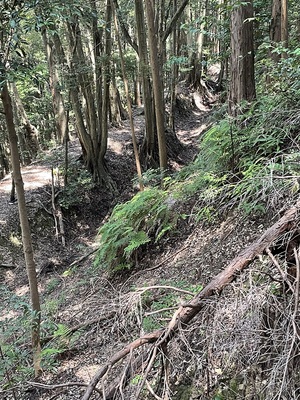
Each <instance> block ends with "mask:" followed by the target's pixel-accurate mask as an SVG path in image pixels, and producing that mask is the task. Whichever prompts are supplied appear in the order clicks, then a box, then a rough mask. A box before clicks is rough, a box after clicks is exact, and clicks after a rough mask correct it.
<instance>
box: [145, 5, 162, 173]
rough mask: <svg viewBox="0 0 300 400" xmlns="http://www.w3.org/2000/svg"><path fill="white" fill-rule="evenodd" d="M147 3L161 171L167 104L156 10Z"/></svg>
mask: <svg viewBox="0 0 300 400" xmlns="http://www.w3.org/2000/svg"><path fill="white" fill-rule="evenodd" d="M145 4H146V15H147V24H148V40H149V50H150V66H151V73H152V81H153V94H154V106H155V117H156V127H157V139H158V151H159V166H160V169H161V171H164V170H165V169H166V168H167V147H166V135H165V120H164V113H165V105H164V94H163V83H162V76H161V74H160V73H161V68H160V65H161V64H160V62H161V60H159V58H158V42H157V34H156V31H155V26H154V12H153V7H152V6H153V4H152V1H151V0H145Z"/></svg>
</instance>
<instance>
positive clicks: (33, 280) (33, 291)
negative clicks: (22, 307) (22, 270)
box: [1, 83, 41, 376]
mask: <svg viewBox="0 0 300 400" xmlns="http://www.w3.org/2000/svg"><path fill="white" fill-rule="evenodd" d="M1 99H2V103H3V108H4V113H5V119H6V125H7V131H8V137H9V143H10V150H11V161H12V169H13V177H14V182H15V185H16V191H17V196H18V207H19V217H20V225H21V231H22V243H23V250H24V256H25V264H26V269H27V275H28V281H29V288H30V296H31V304H32V310H33V320H32V327H31V329H32V331H31V332H32V346H33V364H34V370H35V375H36V376H38V375H39V374H40V373H41V366H40V358H41V345H40V321H41V308H40V299H39V292H38V285H37V276H36V268H35V262H34V257H33V248H32V242H31V233H30V226H29V221H28V216H27V210H26V203H25V193H24V185H23V180H22V175H21V169H20V161H19V152H18V144H17V135H16V129H15V125H14V119H13V111H12V102H11V96H10V94H9V91H8V87H7V83H4V84H3V86H2V91H1Z"/></svg>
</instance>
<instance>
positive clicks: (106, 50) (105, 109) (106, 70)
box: [100, 0, 112, 163]
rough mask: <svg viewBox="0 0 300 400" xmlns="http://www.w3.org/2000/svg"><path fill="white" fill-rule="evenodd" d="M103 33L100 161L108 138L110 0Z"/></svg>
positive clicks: (110, 42) (110, 43) (110, 46)
mask: <svg viewBox="0 0 300 400" xmlns="http://www.w3.org/2000/svg"><path fill="white" fill-rule="evenodd" d="M105 21H106V25H105V33H104V42H105V45H104V61H103V70H102V71H103V102H102V128H101V146H100V161H101V162H102V163H103V162H104V156H105V153H106V150H107V139H108V111H109V87H110V81H111V76H110V63H111V60H110V58H111V50H112V38H111V21H112V9H111V4H110V0H107V4H106V16H105Z"/></svg>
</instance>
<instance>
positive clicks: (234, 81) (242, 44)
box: [229, 1, 256, 116]
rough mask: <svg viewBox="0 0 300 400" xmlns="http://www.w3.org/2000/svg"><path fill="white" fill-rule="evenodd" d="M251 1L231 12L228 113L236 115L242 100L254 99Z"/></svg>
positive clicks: (249, 100)
mask: <svg viewBox="0 0 300 400" xmlns="http://www.w3.org/2000/svg"><path fill="white" fill-rule="evenodd" d="M250 18H253V6H252V1H251V2H248V3H247V4H246V5H240V6H239V7H237V8H235V9H233V10H232V13H231V60H230V68H231V80H230V90H229V114H230V115H232V116H237V115H238V114H239V113H241V110H240V109H239V107H240V105H241V102H242V101H244V100H245V101H247V102H251V101H252V100H254V99H255V96H256V93H255V79H254V49H253V23H252V21H251V20H249V19H250Z"/></svg>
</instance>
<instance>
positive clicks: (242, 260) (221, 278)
mask: <svg viewBox="0 0 300 400" xmlns="http://www.w3.org/2000/svg"><path fill="white" fill-rule="evenodd" d="M299 210H300V199H299V200H298V201H297V203H296V204H295V205H294V206H293V207H291V208H290V209H288V210H287V211H286V212H285V214H284V215H283V216H282V217H281V218H280V219H279V220H278V221H277V222H276V223H275V224H273V225H272V226H271V227H270V228H268V229H267V230H266V231H265V233H264V234H263V235H262V236H261V237H260V238H259V239H258V240H256V241H255V242H254V243H252V244H251V245H249V246H248V247H246V248H245V249H244V250H242V251H241V252H240V253H239V254H238V255H237V256H236V257H235V258H234V259H233V260H232V261H231V263H230V264H229V265H228V266H227V267H226V268H225V269H224V270H223V271H221V272H220V273H219V274H218V275H217V276H216V277H215V278H214V279H212V280H211V281H210V283H208V285H207V286H205V287H204V289H203V290H201V291H200V292H198V293H197V295H196V296H195V297H194V298H193V299H192V300H190V301H189V302H188V303H187V304H184V305H182V306H180V307H179V308H178V310H177V311H176V312H175V313H174V315H173V317H172V319H171V321H170V322H169V324H168V326H167V327H166V328H165V329H163V330H157V331H154V332H151V333H149V334H147V335H145V336H143V337H140V338H139V339H136V340H135V341H133V342H131V343H130V344H128V345H127V346H126V347H124V348H123V349H122V350H120V351H119V352H118V353H116V354H115V355H113V356H112V358H111V359H110V360H109V361H108V362H107V363H106V364H105V365H104V366H103V367H102V368H100V369H99V370H98V372H97V373H96V374H95V375H94V377H93V378H92V380H91V381H90V383H89V385H88V387H87V389H86V392H85V393H84V395H83V397H82V400H88V399H89V398H90V397H91V395H92V393H93V390H94V388H95V387H96V386H97V384H98V382H99V381H100V379H101V378H103V377H104V375H105V374H106V373H107V372H108V371H109V370H110V369H111V368H112V367H113V366H114V365H115V364H116V363H117V362H118V361H120V360H121V359H123V358H124V357H125V356H126V355H127V354H129V353H132V351H133V350H135V349H137V348H138V347H140V346H143V345H145V344H151V343H154V344H155V348H158V347H160V346H162V345H164V346H165V345H166V344H167V343H168V342H169V341H170V339H171V338H172V337H173V336H174V335H175V334H176V332H177V331H178V328H179V326H182V325H186V324H188V323H189V322H190V321H191V320H192V319H193V318H194V317H195V316H196V315H197V314H198V313H199V311H200V310H201V309H202V308H203V307H204V305H205V301H204V300H205V299H207V298H208V297H210V296H212V295H220V293H221V292H222V290H223V289H224V288H225V287H226V286H227V285H228V284H229V283H231V282H232V281H233V280H234V279H235V278H236V276H237V275H238V274H239V273H240V272H241V271H242V270H243V269H245V268H246V267H247V266H248V265H249V264H250V263H251V262H252V261H253V260H254V259H255V258H257V257H258V256H259V255H261V254H263V252H264V251H266V249H268V248H269V247H271V246H272V243H274V241H275V240H276V239H278V238H279V237H280V235H282V234H283V233H285V232H287V231H292V230H293V229H294V228H296V227H297V224H298V223H299ZM113 392H114V390H112V389H111V390H110V393H113ZM105 398H106V399H107V400H108V399H110V398H111V397H110V396H105Z"/></svg>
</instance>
